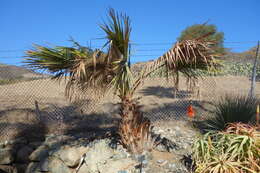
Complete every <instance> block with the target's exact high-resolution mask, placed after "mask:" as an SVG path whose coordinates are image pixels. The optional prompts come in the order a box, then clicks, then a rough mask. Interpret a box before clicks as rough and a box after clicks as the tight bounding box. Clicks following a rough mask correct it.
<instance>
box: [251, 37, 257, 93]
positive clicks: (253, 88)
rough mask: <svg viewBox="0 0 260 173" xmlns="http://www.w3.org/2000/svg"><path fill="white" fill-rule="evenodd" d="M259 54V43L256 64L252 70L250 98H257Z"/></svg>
mask: <svg viewBox="0 0 260 173" xmlns="http://www.w3.org/2000/svg"><path fill="white" fill-rule="evenodd" d="M258 52H259V41H258V43H257V49H256V55H255V62H254V67H253V70H252V77H251V89H250V92H249V97H254V96H255V84H256V81H255V80H256V69H257V58H258Z"/></svg>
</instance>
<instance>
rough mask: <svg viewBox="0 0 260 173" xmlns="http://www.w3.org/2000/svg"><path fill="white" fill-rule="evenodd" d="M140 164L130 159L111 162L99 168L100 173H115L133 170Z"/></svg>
mask: <svg viewBox="0 0 260 173" xmlns="http://www.w3.org/2000/svg"><path fill="white" fill-rule="evenodd" d="M137 164H138V163H137V162H135V161H134V160H132V159H130V158H125V159H120V160H116V161H115V160H110V161H108V162H107V163H106V164H104V165H101V166H100V167H98V170H99V172H100V173H115V172H120V171H121V172H122V171H127V170H131V169H132V170H133V169H134V167H135V166H136V165H137Z"/></svg>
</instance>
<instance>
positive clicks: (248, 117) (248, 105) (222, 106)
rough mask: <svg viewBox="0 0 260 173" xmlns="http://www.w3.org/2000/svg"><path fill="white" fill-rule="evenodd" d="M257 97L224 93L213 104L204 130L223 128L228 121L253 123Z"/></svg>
mask: <svg viewBox="0 0 260 173" xmlns="http://www.w3.org/2000/svg"><path fill="white" fill-rule="evenodd" d="M258 104H259V99H257V98H254V97H248V96H243V95H225V96H223V97H222V98H221V99H220V101H219V102H217V103H216V104H215V112H214V114H213V117H212V118H210V119H208V120H206V121H205V123H204V127H203V128H204V130H206V131H208V130H224V129H225V128H226V127H227V125H228V124H229V123H235V122H241V123H255V117H256V107H257V105H258Z"/></svg>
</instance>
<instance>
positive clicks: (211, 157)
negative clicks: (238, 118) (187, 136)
mask: <svg viewBox="0 0 260 173" xmlns="http://www.w3.org/2000/svg"><path fill="white" fill-rule="evenodd" d="M259 135H260V133H259V131H258V130H257V127H254V126H251V125H248V124H242V123H231V124H229V125H228V127H227V128H226V129H225V131H223V132H213V131H211V132H208V133H206V134H205V135H203V136H202V137H201V138H200V139H198V140H197V141H196V142H195V143H194V145H193V160H194V161H195V172H198V173H202V172H203V173H204V172H205V173H211V172H221V173H230V172H234V173H236V172H243V173H257V172H259V171H260V167H259V165H260V150H259V148H260V146H259V142H260V136H259Z"/></svg>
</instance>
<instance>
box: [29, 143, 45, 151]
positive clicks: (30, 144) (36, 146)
mask: <svg viewBox="0 0 260 173" xmlns="http://www.w3.org/2000/svg"><path fill="white" fill-rule="evenodd" d="M41 144H42V142H31V143H29V146H30V147H31V148H33V149H34V150H35V149H36V148H38V147H39V146H41Z"/></svg>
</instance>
